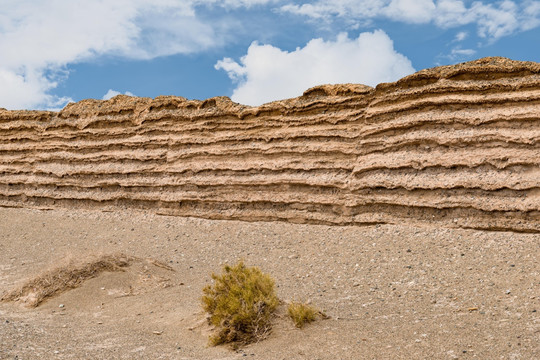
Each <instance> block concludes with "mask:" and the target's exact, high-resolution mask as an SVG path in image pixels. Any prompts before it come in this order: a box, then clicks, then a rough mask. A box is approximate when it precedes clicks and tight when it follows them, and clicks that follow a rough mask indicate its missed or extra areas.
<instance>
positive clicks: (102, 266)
mask: <svg viewBox="0 0 540 360" xmlns="http://www.w3.org/2000/svg"><path fill="white" fill-rule="evenodd" d="M133 259H134V258H131V257H128V256H125V255H122V254H120V255H102V256H93V257H89V258H86V259H71V260H68V261H66V262H65V264H63V265H58V266H56V267H54V268H52V269H50V270H46V271H44V272H43V273H41V274H40V275H38V276H36V277H35V278H32V279H30V280H28V281H26V282H25V283H24V284H23V285H21V286H20V287H19V288H17V289H14V290H12V291H9V292H8V293H6V294H5V295H4V296H2V298H1V299H0V301H21V302H23V303H25V304H26V305H27V306H29V307H36V306H38V305H39V304H41V303H42V302H43V301H45V300H46V299H47V298H50V297H52V296H55V295H58V294H60V293H62V292H64V291H66V290H69V289H74V288H76V287H78V286H80V285H81V284H82V283H83V282H84V281H85V280H88V279H91V278H94V277H96V276H98V275H99V274H100V273H102V272H104V271H123V270H124V269H123V268H125V267H127V266H128V265H129V264H130V262H131V261H132V260H133Z"/></svg>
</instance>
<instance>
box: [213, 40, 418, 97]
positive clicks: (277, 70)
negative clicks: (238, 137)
mask: <svg viewBox="0 0 540 360" xmlns="http://www.w3.org/2000/svg"><path fill="white" fill-rule="evenodd" d="M215 68H216V69H218V70H224V71H226V72H227V74H228V75H229V77H230V78H231V79H232V80H234V81H236V82H237V84H238V85H237V87H236V89H235V90H234V92H233V95H232V100H234V101H236V102H239V103H243V104H248V105H260V104H262V103H265V102H269V101H273V100H278V99H283V98H287V97H295V96H299V95H301V94H302V92H303V91H304V90H306V89H308V88H310V87H312V86H315V85H320V84H328V83H351V82H352V83H362V84H366V85H371V86H375V85H377V84H378V83H381V82H389V81H395V80H397V79H399V78H401V77H403V76H405V75H408V74H411V73H413V72H414V68H413V67H412V64H411V62H410V60H409V59H407V58H406V57H405V56H404V55H402V54H399V53H398V52H396V51H395V49H394V44H393V42H392V40H391V39H390V38H389V37H388V35H387V34H386V33H385V32H384V31H382V30H376V31H374V32H366V33H362V34H360V35H359V36H358V38H356V39H350V38H349V37H348V35H347V34H345V33H342V34H340V35H339V36H338V37H337V38H336V40H335V41H324V40H322V39H313V40H311V41H310V42H309V43H307V44H306V46H305V47H303V48H297V49H296V50H295V51H291V52H287V51H284V50H281V49H279V48H277V47H274V46H272V45H261V44H259V43H257V42H254V43H252V44H251V46H250V47H249V48H248V51H247V54H246V55H245V56H243V57H242V58H241V59H240V62H236V61H234V60H233V59H230V58H224V59H222V60H220V61H218V62H217V63H216V65H215Z"/></svg>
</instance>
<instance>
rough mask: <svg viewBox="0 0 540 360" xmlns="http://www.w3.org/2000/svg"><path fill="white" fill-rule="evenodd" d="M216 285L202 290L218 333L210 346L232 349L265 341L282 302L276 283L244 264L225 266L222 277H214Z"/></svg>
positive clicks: (205, 304) (206, 307)
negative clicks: (275, 313)
mask: <svg viewBox="0 0 540 360" xmlns="http://www.w3.org/2000/svg"><path fill="white" fill-rule="evenodd" d="M212 279H213V280H214V284H213V285H209V286H207V287H205V288H204V289H203V292H204V296H203V297H202V304H203V308H204V310H205V311H206V312H207V313H208V314H209V318H208V320H209V322H210V323H211V324H212V325H214V326H215V327H216V328H217V329H216V333H215V334H214V335H213V336H211V338H210V343H211V344H212V345H219V344H224V343H230V344H232V345H233V347H237V346H238V345H244V344H248V343H252V342H256V341H259V340H261V339H264V338H265V337H266V336H267V335H268V334H269V333H270V330H271V328H272V326H271V317H272V314H273V313H274V311H275V310H276V308H277V306H278V305H279V302H280V301H279V299H278V297H277V296H276V293H275V290H274V280H273V279H272V278H271V277H270V276H269V275H268V274H265V273H263V272H262V271H261V270H260V269H259V268H257V267H247V266H245V265H244V263H243V262H242V261H240V262H238V263H237V264H236V265H234V266H229V265H225V266H224V267H223V272H222V273H221V274H220V275H216V274H212Z"/></svg>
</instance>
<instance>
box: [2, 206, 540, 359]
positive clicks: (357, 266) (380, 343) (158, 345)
mask: <svg viewBox="0 0 540 360" xmlns="http://www.w3.org/2000/svg"><path fill="white" fill-rule="evenodd" d="M118 252H123V253H125V254H127V255H133V256H138V257H143V258H148V257H149V258H153V259H156V260H159V261H163V262H166V263H167V264H169V265H170V266H172V267H173V268H174V270H175V271H174V272H167V271H164V270H163V269H162V270H160V271H157V270H152V269H146V270H145V269H130V270H128V271H127V272H125V273H105V274H103V275H102V276H100V277H98V278H95V279H92V280H89V281H87V282H86V283H85V284H84V285H83V286H82V287H80V288H78V289H75V290H72V291H69V292H66V293H64V294H62V295H60V296H58V297H55V298H52V299H50V300H49V301H47V302H46V303H44V304H43V305H41V306H39V307H38V308H34V309H28V308H24V307H22V306H20V305H19V304H13V303H0V359H237V358H244V357H248V358H253V359H469V358H470V359H539V358H540V345H539V344H540V316H539V312H540V262H539V258H540V235H538V234H524V233H512V232H483V231H473V230H457V229H445V228H429V227H413V226H405V225H400V226H397V225H382V226H369V227H329V226H318V225H295V224H287V223H279V222H270V223H262V222H256V223H246V222H237V221H211V220H203V219H195V218H180V217H168V216H159V215H154V214H151V213H146V212H135V211H130V212H128V211H125V212H99V211H83V210H51V211H39V210H29V209H7V208H0V293H2V292H4V291H7V290H9V289H12V288H13V287H15V286H16V285H17V284H20V283H21V282H22V281H24V280H25V279H27V278H29V277H32V276H33V275H35V274H37V273H39V272H40V271H42V270H43V269H44V268H47V267H50V266H52V265H54V264H55V263H58V262H59V261H61V260H62V259H63V258H65V257H66V256H72V257H75V258H77V257H84V256H86V255H88V254H96V253H104V254H108V253H118ZM238 259H244V260H245V262H246V263H247V264H248V265H256V266H259V267H261V268H262V270H263V271H265V272H268V273H270V274H271V275H272V276H273V277H274V278H275V280H276V284H277V286H278V287H277V291H278V295H279V297H280V298H281V299H282V300H284V301H289V300H292V299H296V300H304V301H310V302H311V303H312V304H313V305H315V306H317V307H318V308H320V309H322V310H324V311H325V312H326V314H327V315H329V316H330V319H328V320H320V321H317V322H315V323H313V324H310V325H308V326H306V327H305V328H304V329H302V330H299V329H296V328H295V327H294V326H293V324H292V322H291V321H290V320H288V319H287V318H286V317H285V316H284V315H283V310H281V313H280V314H279V315H278V317H276V319H275V325H274V329H273V332H272V334H271V335H270V337H269V338H268V339H266V340H264V341H261V342H259V343H257V344H252V345H249V346H247V347H245V348H244V349H242V350H240V351H236V352H235V351H232V350H230V349H229V348H227V347H209V346H208V345H207V337H208V334H209V332H210V330H211V329H209V327H208V326H207V325H206V323H205V321H204V320H205V318H204V314H203V313H202V312H201V307H200V297H201V295H202V288H203V287H204V286H205V285H206V284H208V283H209V281H210V274H211V273H212V272H218V271H220V268H221V266H222V265H223V264H224V263H234V262H236V261H237V260H238ZM61 305H62V307H60V306H61Z"/></svg>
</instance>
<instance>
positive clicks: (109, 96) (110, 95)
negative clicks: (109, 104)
mask: <svg viewBox="0 0 540 360" xmlns="http://www.w3.org/2000/svg"><path fill="white" fill-rule="evenodd" d="M116 95H122V93H121V92H120V91H116V90H113V89H109V91H107V93H106V94H105V95H103V97H102V98H101V99H102V100H109V99H112V98H113V97H115V96H116ZM124 95H128V96H135V95H133V93H131V92H130V91H126V92H125V93H124Z"/></svg>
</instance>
